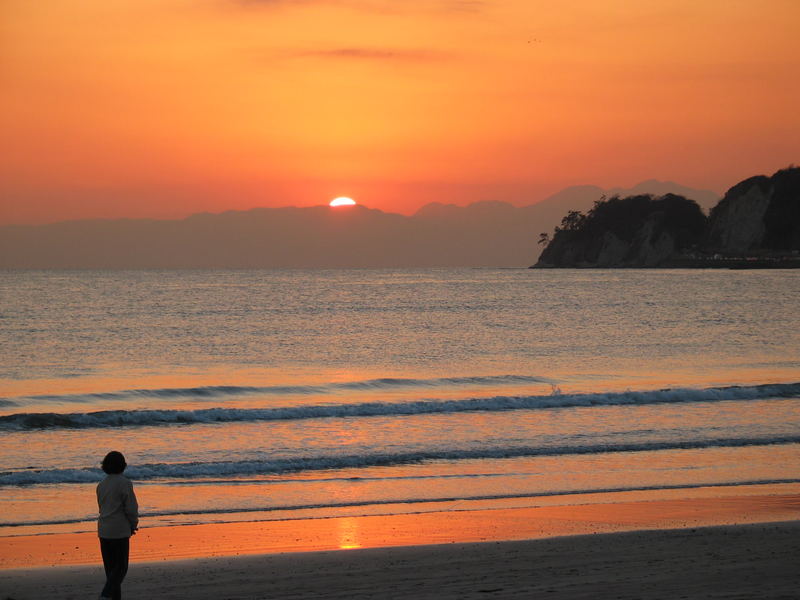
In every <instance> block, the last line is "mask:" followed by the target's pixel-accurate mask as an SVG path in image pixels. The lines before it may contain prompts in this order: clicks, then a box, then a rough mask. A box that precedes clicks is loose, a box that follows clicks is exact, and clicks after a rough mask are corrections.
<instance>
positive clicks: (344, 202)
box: [329, 196, 356, 206]
mask: <svg viewBox="0 0 800 600" xmlns="http://www.w3.org/2000/svg"><path fill="white" fill-rule="evenodd" d="M355 205H356V201H355V200H353V199H352V198H348V197H346V196H339V197H338V198H334V199H333V200H331V203H330V205H329V206H355Z"/></svg>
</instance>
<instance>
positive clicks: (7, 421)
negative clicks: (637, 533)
mask: <svg viewBox="0 0 800 600" xmlns="http://www.w3.org/2000/svg"><path fill="white" fill-rule="evenodd" d="M768 398H800V383H785V384H769V385H758V386H750V387H739V386H731V387H721V388H705V389H692V388H677V389H663V390H649V391H627V392H606V393H593V394H561V393H558V394H551V395H547V396H494V397H488V398H462V399H454V400H419V401H413V402H398V403H389V402H386V403H384V402H365V403H357V404H331V405H314V406H288V407H277V408H250V409H245V408H205V409H197V410H170V409H164V410H129V411H126V410H106V411H94V412H88V413H16V414H12V415H7V416H3V417H0V431H2V430H30V429H55V428H72V429H78V428H103V427H141V426H164V425H181V424H213V423H231V422H248V421H249V422H253V421H287V420H300V419H323V418H353V417H377V416H384V417H387V416H388V417H391V416H410V415H424V414H438V413H462V412H475V411H510V410H546V409H560V408H577V407H584V406H592V407H602V406H622V405H648V404H671V403H694V402H722V401H746V400H760V399H768Z"/></svg>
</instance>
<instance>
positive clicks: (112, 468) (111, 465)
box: [100, 450, 128, 475]
mask: <svg viewBox="0 0 800 600" xmlns="http://www.w3.org/2000/svg"><path fill="white" fill-rule="evenodd" d="M127 466H128V463H126V462H125V457H124V456H122V452H117V451H116V450H112V451H111V452H109V453H108V454H106V457H105V458H104V459H103V464H101V465H100V467H101V468H102V469H103V471H105V472H106V473H108V474H109V475H117V474H119V473H122V472H123V471H124V470H125V467H127Z"/></svg>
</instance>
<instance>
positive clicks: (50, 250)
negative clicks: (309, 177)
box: [0, 180, 719, 269]
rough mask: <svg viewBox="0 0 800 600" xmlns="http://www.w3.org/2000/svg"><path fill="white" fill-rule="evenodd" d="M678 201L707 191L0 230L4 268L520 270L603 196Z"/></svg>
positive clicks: (706, 200)
mask: <svg viewBox="0 0 800 600" xmlns="http://www.w3.org/2000/svg"><path fill="white" fill-rule="evenodd" d="M643 193H649V194H656V195H661V194H665V193H675V194H681V195H683V196H686V197H688V198H692V199H694V200H695V201H697V202H698V204H700V206H701V207H704V208H705V209H706V210H709V209H710V208H711V207H712V206H714V205H715V204H716V203H717V201H718V200H719V197H718V196H717V195H716V194H714V193H713V192H709V191H704V190H693V189H690V188H686V187H684V186H681V185H678V184H675V183H669V182H660V181H655V180H650V181H645V182H642V183H640V184H638V185H636V186H634V187H633V188H630V189H621V188H614V189H609V190H604V189H603V188H600V187H597V186H591V185H586V186H573V187H568V188H566V189H564V190H562V191H560V192H558V193H556V194H554V195H552V196H550V197H548V198H546V199H544V200H542V201H541V202H538V203H536V204H531V205H528V206H521V207H516V206H513V205H511V204H508V203H505V202H498V201H483V202H476V203H473V204H470V205H468V206H456V205H453V204H441V203H436V202H434V203H431V204H427V205H425V206H423V207H422V208H420V209H419V210H418V211H417V212H416V213H415V214H413V215H411V216H404V215H399V214H394V213H387V212H384V211H381V210H377V209H370V208H367V207H365V206H354V207H345V208H341V207H340V208H331V207H328V206H314V207H284V208H254V209H251V210H245V211H228V212H223V213H219V214H211V213H200V214H195V215H192V216H189V217H187V218H185V219H179V220H154V219H115V220H101V219H94V220H78V221H63V222H59V223H52V224H47V225H5V226H2V227H0V268H6V269H25V268H32V269H159V268H367V267H374V268H383V267H409V268H413V267H525V266H527V265H529V264H530V263H531V262H532V261H534V260H535V259H536V257H537V256H538V254H539V252H540V251H541V248H540V247H539V246H538V245H537V239H538V236H539V233H540V232H550V231H552V230H553V228H554V227H555V226H556V225H558V223H559V222H560V221H561V219H562V217H563V216H564V214H565V213H566V212H567V211H569V210H581V211H582V210H588V209H589V208H590V207H591V206H592V205H593V204H594V202H595V201H597V200H599V199H600V198H602V197H603V196H612V195H626V194H643Z"/></svg>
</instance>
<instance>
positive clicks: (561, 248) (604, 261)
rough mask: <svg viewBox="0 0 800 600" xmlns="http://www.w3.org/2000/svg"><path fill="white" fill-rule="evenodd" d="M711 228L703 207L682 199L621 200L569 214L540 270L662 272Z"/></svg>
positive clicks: (640, 197) (557, 230)
mask: <svg viewBox="0 0 800 600" xmlns="http://www.w3.org/2000/svg"><path fill="white" fill-rule="evenodd" d="M705 225H706V217H705V215H703V212H702V211H701V210H700V207H699V206H698V205H697V203H695V202H694V201H692V200H688V199H687V198H684V197H682V196H676V195H673V194H667V195H666V196H663V197H660V198H654V197H652V196H649V195H639V196H630V197H628V198H616V197H615V198H611V199H610V200H604V201H599V202H597V203H595V206H594V208H592V210H590V211H589V213H588V214H586V215H583V214H582V213H577V212H575V211H573V212H571V213H569V214H568V215H567V217H565V218H564V220H563V221H562V224H561V226H560V227H557V228H556V231H555V235H554V236H553V239H552V241H550V243H549V244H548V245H547V247H546V248H545V249H544V251H543V252H542V255H541V256H540V258H539V261H538V262H537V264H536V267H539V268H542V267H604V268H608V267H656V266H660V265H661V264H662V263H664V262H665V261H666V260H668V259H669V258H670V257H671V256H673V255H674V254H675V253H676V252H680V251H682V250H684V249H686V248H688V247H690V246H691V245H693V244H696V243H698V242H699V241H700V240H701V239H702V236H703V234H704V232H705Z"/></svg>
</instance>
